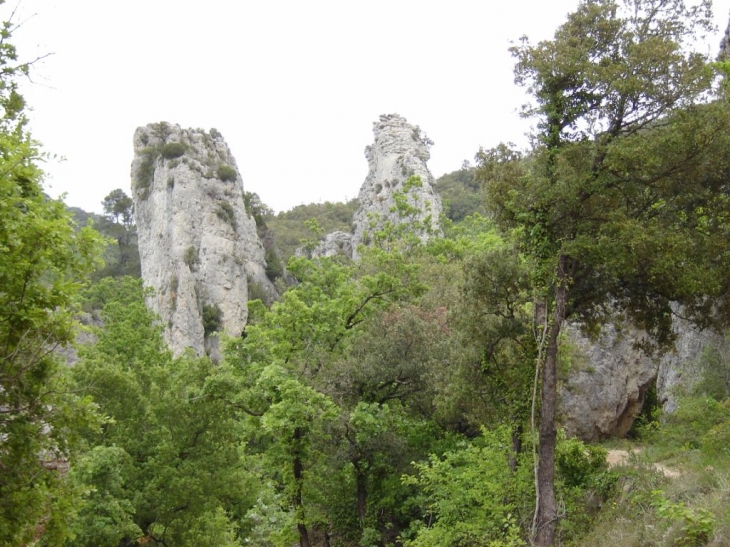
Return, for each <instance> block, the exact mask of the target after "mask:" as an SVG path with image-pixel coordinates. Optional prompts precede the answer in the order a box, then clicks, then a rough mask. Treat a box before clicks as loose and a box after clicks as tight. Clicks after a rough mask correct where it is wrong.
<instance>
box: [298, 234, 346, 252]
mask: <svg viewBox="0 0 730 547" xmlns="http://www.w3.org/2000/svg"><path fill="white" fill-rule="evenodd" d="M352 254H353V253H352V234H348V233H346V232H341V231H337V232H332V233H331V234H327V235H326V236H325V237H324V240H322V241H321V242H320V243H319V245H317V246H316V247H315V248H314V249H308V248H307V247H299V248H298V249H297V250H296V252H295V253H294V255H295V256H303V257H306V258H319V257H333V256H338V255H342V256H346V257H348V258H352Z"/></svg>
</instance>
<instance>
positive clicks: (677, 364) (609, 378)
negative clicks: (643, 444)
mask: <svg viewBox="0 0 730 547" xmlns="http://www.w3.org/2000/svg"><path fill="white" fill-rule="evenodd" d="M566 330H567V332H568V340H569V344H568V345H569V346H570V347H571V350H570V351H569V352H568V353H569V354H570V361H571V363H570V365H571V366H570V372H569V374H568V376H567V378H566V379H565V380H564V382H563V385H562V389H561V393H560V398H561V415H562V417H561V422H562V425H563V426H564V427H565V430H566V433H567V434H568V435H569V436H575V437H580V438H581V439H584V440H588V441H597V440H601V439H605V438H607V437H612V436H622V435H624V434H626V432H627V431H628V430H629V429H630V428H631V425H632V424H633V422H634V419H635V418H636V416H637V415H638V414H639V412H640V411H641V408H642V406H643V404H644V398H645V395H646V393H647V391H648V390H649V388H650V387H651V386H652V384H654V382H655V381H656V387H657V397H658V399H659V403H660V404H661V405H662V408H663V410H664V411H666V412H673V411H674V410H675V409H676V407H677V396H678V395H679V394H680V393H681V392H687V391H690V390H691V389H692V388H693V387H694V385H695V384H696V383H697V382H699V381H700V380H701V379H702V373H703V369H702V364H701V360H702V354H703V351H704V350H705V349H706V348H709V347H713V348H716V349H718V350H719V351H722V352H725V353H726V354H727V352H728V350H730V347H729V345H728V342H727V340H725V339H724V338H723V337H722V336H720V335H719V334H717V333H714V332H710V331H698V330H697V329H695V328H694V327H692V325H691V324H690V323H689V322H687V321H684V320H682V319H677V318H675V320H674V330H675V332H676V333H677V340H676V344H675V348H674V350H671V351H668V352H667V353H665V354H664V355H662V356H660V357H657V358H650V357H648V356H647V355H646V354H644V353H643V352H641V351H640V350H637V349H635V348H634V347H633V346H634V344H635V343H636V342H638V341H640V340H642V339H643V338H644V333H643V332H641V331H639V330H637V329H635V328H632V327H628V326H627V327H624V328H622V329H621V330H620V331H618V330H617V329H616V327H614V326H612V325H607V326H606V327H604V330H603V332H602V334H601V336H600V337H599V338H598V340H596V341H591V340H589V339H588V338H586V337H584V336H583V335H581V333H580V332H579V331H578V329H577V328H576V327H574V326H569V327H568V328H567V329H566Z"/></svg>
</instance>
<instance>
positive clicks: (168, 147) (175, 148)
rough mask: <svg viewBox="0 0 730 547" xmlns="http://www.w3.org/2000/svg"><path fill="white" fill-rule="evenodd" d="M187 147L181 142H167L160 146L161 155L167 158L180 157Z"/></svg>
mask: <svg viewBox="0 0 730 547" xmlns="http://www.w3.org/2000/svg"><path fill="white" fill-rule="evenodd" d="M186 149H187V148H186V147H185V145H184V144H183V143H181V142H167V143H165V144H163V145H162V146H161V147H160V155H161V156H162V157H163V158H165V159H166V160H171V159H175V158H179V157H180V156H182V155H183V154H185V150H186Z"/></svg>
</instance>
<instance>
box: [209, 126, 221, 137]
mask: <svg viewBox="0 0 730 547" xmlns="http://www.w3.org/2000/svg"><path fill="white" fill-rule="evenodd" d="M210 136H211V137H213V138H214V139H220V138H221V137H222V136H223V135H221V132H220V131H218V130H217V129H216V128H215V127H213V128H211V130H210Z"/></svg>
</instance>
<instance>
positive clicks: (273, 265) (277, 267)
mask: <svg viewBox="0 0 730 547" xmlns="http://www.w3.org/2000/svg"><path fill="white" fill-rule="evenodd" d="M264 258H265V260H266V277H268V278H269V279H270V280H271V282H272V283H273V282H274V281H276V280H277V278H279V277H281V276H282V275H284V265H283V264H282V263H281V259H280V258H279V253H277V252H276V251H275V250H274V249H269V250H268V251H266V255H265V256H264Z"/></svg>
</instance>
